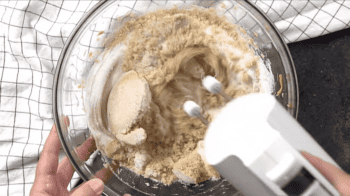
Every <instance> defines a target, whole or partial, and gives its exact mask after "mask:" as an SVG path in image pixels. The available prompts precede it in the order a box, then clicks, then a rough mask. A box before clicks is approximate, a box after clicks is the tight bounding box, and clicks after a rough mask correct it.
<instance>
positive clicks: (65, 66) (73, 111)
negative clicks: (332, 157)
mask: <svg viewBox="0 0 350 196" xmlns="http://www.w3.org/2000/svg"><path fill="white" fill-rule="evenodd" d="M193 4H196V5H198V6H202V7H206V8H209V7H213V8H215V9H220V10H221V13H223V14H224V15H226V17H227V19H228V20H229V21H231V22H232V23H235V24H239V25H240V26H242V27H243V28H244V29H245V30H246V31H247V33H248V35H250V37H252V38H253V39H254V41H255V42H256V44H257V45H258V46H259V49H260V51H261V52H262V53H263V54H264V56H265V59H264V60H265V61H270V63H271V70H270V71H271V72H272V73H273V75H274V79H275V92H274V94H275V95H276V94H277V93H276V92H277V91H278V90H279V89H280V84H279V80H278V76H279V75H280V74H281V75H282V76H283V91H282V94H281V95H280V96H276V98H277V100H278V101H279V102H280V103H281V104H282V105H283V106H284V107H285V108H286V110H288V112H289V113H290V114H291V115H292V116H294V117H295V118H296V117H297V113H298V95H299V93H298V85H297V79H296V73H295V68H294V65H293V61H292V58H291V55H290V53H289V51H288V48H287V46H286V44H285V43H284V41H283V39H282V37H281V35H280V34H279V32H278V30H277V29H276V27H275V26H274V25H273V23H272V22H271V21H270V20H269V19H268V18H267V17H266V16H265V15H264V14H263V13H262V12H261V11H260V10H259V9H257V8H256V7H255V6H253V5H252V4H251V3H250V2H249V1H241V0H238V1H163V0H161V1H144V0H142V1H130V0H128V1H103V2H99V3H97V4H96V5H95V6H94V7H93V8H92V9H91V11H90V12H89V13H87V14H86V15H85V16H84V17H83V18H82V19H81V20H80V22H79V23H78V25H77V26H76V28H75V29H74V31H73V33H72V34H71V36H70V38H69V39H68V41H67V44H66V45H65V47H64V49H63V50H62V52H61V56H60V58H59V61H58V64H57V70H56V75H55V83H54V96H53V103H54V104H53V109H54V111H53V112H54V118H55V123H56V125H57V130H58V133H59V137H60V140H61V143H62V146H63V148H64V150H65V152H66V155H67V157H68V158H69V160H70V162H71V163H72V165H73V166H74V168H75V170H76V171H77V173H78V174H79V175H80V176H81V178H82V179H84V180H85V181H87V180H89V179H92V178H95V177H96V176H101V173H102V174H103V176H105V177H106V176H108V177H107V179H104V182H105V188H104V193H105V194H107V195H123V194H131V195H219V194H220V195H230V196H231V195H234V194H237V195H239V194H240V193H239V191H237V190H236V189H235V188H234V186H232V185H231V184H230V183H229V182H228V181H226V180H225V179H223V178H221V179H219V180H217V181H211V180H209V181H205V182H203V183H200V184H198V185H184V184H181V183H179V182H175V183H173V184H172V185H170V186H165V185H163V184H162V183H158V182H155V181H153V180H150V179H148V178H144V177H142V176H138V175H136V174H135V173H133V172H131V171H130V170H128V169H125V168H121V169H120V170H119V173H118V172H115V173H112V171H111V170H108V169H106V168H105V167H104V166H103V165H104V163H106V162H109V161H111V160H108V159H106V157H104V156H102V155H101V153H99V152H98V151H96V152H95V153H94V156H95V158H94V159H93V160H89V162H86V161H84V160H82V159H80V158H79V156H78V154H77V147H78V146H79V145H81V144H82V143H83V142H84V141H85V140H87V139H88V137H89V130H88V126H87V121H86V117H85V110H84V101H83V100H84V97H85V90H84V85H85V84H84V83H85V81H84V78H86V76H87V74H88V72H89V70H90V68H91V66H92V65H93V63H94V59H95V58H96V57H97V56H98V54H100V53H101V52H102V51H103V50H104V42H103V40H104V39H105V38H106V37H107V36H108V35H110V34H111V33H112V32H113V29H115V28H116V26H117V25H118V23H117V21H120V20H117V19H123V20H124V19H127V17H128V15H130V14H131V13H136V14H138V13H145V12H147V11H152V10H156V9H159V8H163V7H164V6H168V7H171V6H172V5H178V6H179V7H181V6H187V5H193ZM222 4H225V6H222ZM222 9H224V12H222ZM123 20H121V21H123ZM101 31H103V33H102V32H101ZM64 117H68V118H69V120H70V125H69V126H68V127H67V126H65V123H64V122H65V121H64ZM108 172H110V173H108Z"/></svg>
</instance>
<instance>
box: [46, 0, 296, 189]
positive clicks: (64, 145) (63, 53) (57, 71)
mask: <svg viewBox="0 0 350 196" xmlns="http://www.w3.org/2000/svg"><path fill="white" fill-rule="evenodd" d="M135 1H137V0H135ZM229 1H235V2H238V1H239V0H229ZM106 2H108V0H102V1H99V2H98V3H96V4H95V5H94V6H93V7H92V8H91V9H90V10H89V11H88V12H87V13H85V15H83V16H82V18H81V19H80V20H79V22H78V23H77V25H76V26H75V27H74V29H73V30H72V32H71V33H70V35H69V37H68V39H67V41H66V44H65V45H64V47H63V48H62V50H61V53H60V56H59V59H58V61H57V64H56V68H55V74H54V76H55V77H54V81H53V97H52V106H53V108H52V112H53V119H54V124H55V125H56V129H57V133H58V137H59V140H60V142H61V145H62V148H63V150H64V152H65V154H66V156H67V158H68V159H69V160H70V163H71V164H72V166H73V167H74V169H75V171H76V172H77V173H78V174H79V176H80V177H81V178H82V179H83V180H84V181H88V180H89V178H88V176H87V175H85V174H84V172H82V170H81V169H80V167H79V165H78V163H77V162H75V161H73V160H74V157H73V156H72V155H71V153H70V152H69V150H68V149H69V148H68V145H67V143H66V142H65V139H64V135H63V133H62V131H61V130H62V127H61V124H60V117H59V116H58V108H57V90H58V81H59V80H58V78H59V75H60V73H61V67H62V63H63V60H64V58H65V56H66V53H67V51H68V48H69V47H70V45H71V41H72V39H73V38H74V37H75V35H76V34H77V33H78V31H79V30H80V28H81V27H82V25H83V24H84V23H85V21H86V20H87V19H88V18H89V17H90V16H91V15H93V14H94V13H95V11H96V10H97V9H99V8H100V7H101V6H102V5H104V4H105V3H106ZM244 2H245V3H247V4H248V5H249V6H251V7H253V8H255V9H256V11H257V12H259V13H260V14H261V16H262V17H263V18H264V19H265V20H266V21H267V22H268V23H269V25H270V26H271V27H272V28H273V30H274V32H275V33H276V35H277V38H278V39H279V41H280V42H281V44H282V46H283V49H284V51H285V52H286V55H287V59H288V61H289V63H290V65H291V72H292V74H293V78H294V81H295V83H293V82H292V85H293V86H294V85H295V86H294V88H295V90H296V92H295V99H296V106H295V112H294V113H295V114H292V115H293V116H294V117H295V118H296V119H297V116H298V111H299V88H298V80H297V75H296V69H295V66H294V62H293V59H292V56H291V54H290V51H289V48H288V47H287V44H286V43H285V41H284V39H283V38H282V35H281V33H280V32H279V30H278V29H277V27H276V26H275V24H274V23H273V22H272V21H271V20H270V19H269V18H268V17H267V16H266V14H265V13H264V12H263V11H262V10H261V9H260V8H259V7H258V6H255V5H254V4H253V3H251V2H250V1H244ZM242 6H243V5H242ZM106 188H107V187H105V189H106ZM108 189H109V188H108ZM104 191H106V190H104ZM109 191H111V190H108V191H107V192H109Z"/></svg>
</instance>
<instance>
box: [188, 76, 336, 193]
mask: <svg viewBox="0 0 350 196" xmlns="http://www.w3.org/2000/svg"><path fill="white" fill-rule="evenodd" d="M202 83H203V86H204V87H205V88H206V89H207V90H208V91H210V92H211V93H215V94H216V93H220V94H221V95H222V96H224V97H225V98H226V99H227V100H229V97H228V96H227V95H226V94H225V93H224V92H222V91H220V88H221V84H220V83H219V82H218V81H217V80H216V79H215V78H213V77H211V76H207V77H206V78H204V80H203V82H202ZM184 110H185V111H186V112H187V113H188V114H189V115H190V116H194V117H198V118H199V119H201V120H202V122H203V123H204V124H206V125H208V122H207V121H206V120H205V119H204V117H203V116H202V115H201V108H200V107H199V106H198V105H197V104H196V103H195V102H193V101H187V102H186V103H185V104H184ZM208 126H209V127H208V131H207V135H206V137H205V158H206V160H207V162H208V163H209V164H211V165H213V166H214V167H215V168H216V169H217V170H218V171H219V172H220V174H221V175H222V176H224V177H225V178H226V179H227V180H228V181H230V182H231V183H232V184H233V185H234V186H235V187H236V188H237V189H239V190H240V191H241V192H242V193H244V194H245V195H251V196H254V195H258V196H274V195H276V196H277V195H278V196H281V195H293V196H294V195H300V196H331V195H339V193H338V191H337V190H336V189H335V188H334V187H333V185H332V184H331V183H330V182H329V181H328V180H327V179H326V178H325V177H324V176H323V175H322V174H321V173H320V172H319V171H318V170H317V169H316V168H314V167H313V166H312V165H311V164H310V163H309V162H308V161H307V160H306V159H305V158H304V157H303V156H302V155H301V154H300V153H299V151H298V150H305V151H307V152H310V153H312V154H314V155H315V156H318V157H320V158H322V159H323V160H325V161H327V162H329V163H332V164H334V165H336V166H337V167H339V166H338V165H337V163H336V162H335V161H334V160H333V159H332V158H331V157H330V156H329V155H328V154H327V153H326V151H325V150H324V149H323V148H322V147H321V146H320V145H319V144H318V143H317V142H316V141H315V140H314V139H313V138H312V137H311V136H310V135H309V134H308V133H307V132H306V131H305V130H304V128H303V127H302V126H301V125H300V124H299V123H298V122H297V121H296V120H295V119H294V118H292V116H291V115H290V114H289V113H288V112H287V111H286V110H285V109H284V108H283V106H282V105H281V104H280V103H279V102H278V101H277V100H276V99H275V98H274V97H273V96H272V95H269V94H263V93H259V94H250V95H247V96H244V97H241V98H237V99H235V100H234V101H231V102H229V103H227V105H226V107H225V108H223V109H222V111H221V112H220V113H219V114H218V116H217V117H216V118H215V120H214V121H213V122H211V123H210V124H209V125H208ZM339 168H340V167H339Z"/></svg>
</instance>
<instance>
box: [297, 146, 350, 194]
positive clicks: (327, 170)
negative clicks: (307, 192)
mask: <svg viewBox="0 0 350 196" xmlns="http://www.w3.org/2000/svg"><path fill="white" fill-rule="evenodd" d="M301 154H302V155H303V156H304V157H305V158H306V159H307V160H308V161H309V162H310V163H311V164H312V165H313V166H314V167H315V168H316V169H317V170H318V171H319V172H320V173H321V174H322V175H323V176H324V177H326V178H327V179H328V180H329V182H330V183H332V184H333V186H334V187H335V188H336V189H337V190H338V191H339V192H340V193H341V194H342V195H349V193H350V175H349V174H347V173H345V172H344V171H343V170H342V169H339V168H338V167H336V166H335V165H333V164H331V163H328V162H326V161H324V160H322V159H321V158H319V157H316V156H314V155H311V154H309V153H307V152H305V151H301ZM344 193H345V194H344Z"/></svg>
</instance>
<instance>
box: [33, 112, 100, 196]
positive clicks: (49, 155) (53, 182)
mask: <svg viewBox="0 0 350 196" xmlns="http://www.w3.org/2000/svg"><path fill="white" fill-rule="evenodd" d="M65 120H66V125H67V126H68V125H69V120H68V118H66V119H65ZM94 147H95V141H94V139H93V138H89V139H88V140H86V141H85V142H84V143H83V144H82V145H81V146H79V147H78V148H77V153H78V155H79V156H80V158H81V160H87V159H88V158H89V155H90V154H91V153H92V152H93V150H94V149H93V148H94ZM60 148H61V143H60V140H59V138H58V135H57V131H56V126H55V125H53V127H52V130H51V132H50V134H49V136H48V138H47V140H46V142H45V146H44V149H43V151H42V153H41V156H40V159H39V162H38V165H37V168H36V173H35V181H34V184H33V187H32V189H31V191H30V195H31V196H53V195H60V196H61V195H63V196H68V195H70V196H73V195H74V196H80V195H84V196H95V195H101V194H102V191H103V188H104V183H103V181H102V180H101V179H98V178H96V179H92V180H89V181H88V182H85V183H83V184H82V185H80V186H79V187H77V188H76V189H74V190H72V191H70V192H68V190H67V186H68V184H69V182H70V180H71V178H72V176H73V172H74V168H73V166H72V165H71V163H70V162H69V159H68V158H67V157H65V158H64V159H63V160H62V161H61V163H60V164H58V154H59V151H60Z"/></svg>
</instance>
